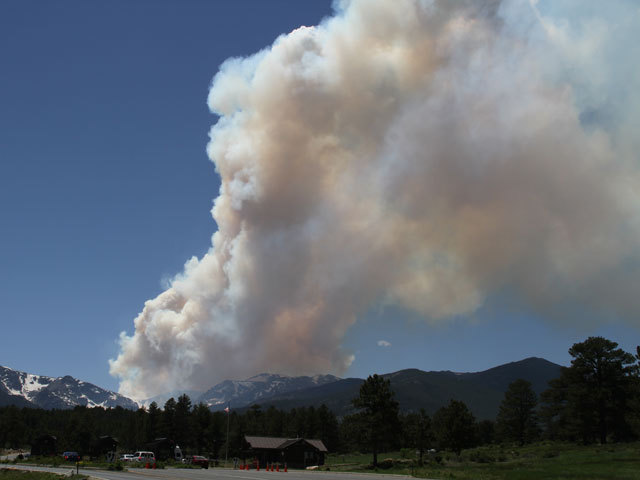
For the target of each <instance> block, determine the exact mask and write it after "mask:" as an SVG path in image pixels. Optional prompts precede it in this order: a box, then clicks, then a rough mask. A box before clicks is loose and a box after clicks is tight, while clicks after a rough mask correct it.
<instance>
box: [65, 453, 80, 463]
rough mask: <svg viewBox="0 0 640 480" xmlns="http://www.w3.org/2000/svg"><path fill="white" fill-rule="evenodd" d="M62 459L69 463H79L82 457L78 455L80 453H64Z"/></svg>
mask: <svg viewBox="0 0 640 480" xmlns="http://www.w3.org/2000/svg"><path fill="white" fill-rule="evenodd" d="M62 458H64V459H65V460H67V461H68V462H79V461H80V455H78V452H64V453H63V454H62Z"/></svg>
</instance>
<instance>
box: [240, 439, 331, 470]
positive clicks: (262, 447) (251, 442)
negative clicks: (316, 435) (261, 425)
mask: <svg viewBox="0 0 640 480" xmlns="http://www.w3.org/2000/svg"><path fill="white" fill-rule="evenodd" d="M244 441H245V452H246V455H247V461H249V462H251V461H252V459H253V460H254V461H257V462H259V463H260V468H264V467H266V465H267V464H272V463H276V464H280V465H281V466H284V465H285V464H286V465H287V466H288V467H289V468H306V467H309V466H313V465H324V456H325V454H326V453H328V451H327V447H325V446H324V443H322V440H312V439H307V438H278V437H252V436H245V437H244Z"/></svg>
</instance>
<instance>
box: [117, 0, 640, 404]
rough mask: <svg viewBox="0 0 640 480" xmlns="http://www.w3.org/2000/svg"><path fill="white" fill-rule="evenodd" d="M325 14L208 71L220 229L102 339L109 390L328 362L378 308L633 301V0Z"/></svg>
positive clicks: (396, 2)
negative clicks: (500, 296)
mask: <svg viewBox="0 0 640 480" xmlns="http://www.w3.org/2000/svg"><path fill="white" fill-rule="evenodd" d="M600 5H602V6H600ZM335 11H336V13H335V15H334V16H333V17H332V18H329V19H327V20H325V21H324V22H323V23H322V24H321V25H319V26H317V27H301V28H299V29H297V30H295V31H293V32H291V33H289V34H288V35H283V36H281V37H280V38H278V39H277V40H276V41H275V42H274V44H273V45H272V46H271V47H269V48H267V49H265V50H263V51H261V52H259V53H257V54H255V55H253V56H251V57H248V58H233V59H230V60H228V61H226V62H225V63H224V64H223V65H222V66H221V67H220V71H219V73H218V74H217V75H216V77H215V78H214V81H213V84H212V87H211V91H210V94H209V99H208V102H209V106H210V108H211V110H212V111H213V112H215V113H216V114H218V115H219V116H220V119H219V120H218V122H217V123H216V125H215V126H214V127H213V128H212V130H211V134H210V135H211V141H210V143H209V145H208V154H209V156H210V158H211V160H212V161H213V162H214V163H215V166H216V169H217V172H218V173H219V175H220V178H221V184H222V186H221V189H220V192H219V196H218V197H217V198H216V200H215V204H214V208H213V210H212V214H213V217H214V219H215V221H216V222H217V224H218V231H217V232H216V233H215V234H214V236H213V240H212V247H211V249H210V250H209V252H208V253H207V254H206V255H205V256H204V257H203V258H201V259H196V258H192V259H191V260H189V261H188V262H187V263H186V265H185V269H184V272H183V273H182V274H180V275H178V276H177V277H176V278H175V279H174V280H173V281H172V283H171V286H170V288H169V289H168V290H166V291H165V292H163V293H162V294H160V295H159V296H158V297H157V298H154V299H152V300H149V301H147V302H146V303H145V306H144V309H143V311H142V312H141V313H140V314H139V316H138V317H137V318H136V319H135V333H134V334H133V336H127V335H125V334H124V333H123V334H122V335H121V339H120V342H121V352H120V354H119V356H118V357H117V358H116V359H115V360H112V361H111V373H112V374H113V375H116V376H118V377H120V379H121V384H120V391H121V392H122V393H124V394H127V395H131V396H133V397H137V398H144V397H149V396H151V395H153V394H157V393H159V392H163V391H168V390H171V389H174V388H207V387H210V386H211V385H212V384H213V383H214V382H216V381H219V380H221V379H222V376H223V375H224V376H225V377H246V376H249V375H252V374H255V373H257V372H258V371H263V370H269V371H275V372H281V373H316V372H335V373H340V372H341V371H344V369H345V368H346V367H347V366H348V365H349V364H350V362H351V361H352V359H353V357H352V356H351V355H350V354H349V352H346V351H343V349H342V348H341V340H342V338H343V336H344V334H345V332H346V331H347V329H348V328H349V327H350V326H351V325H353V323H354V322H355V321H356V319H357V318H358V315H362V314H363V313H364V312H365V311H366V310H367V309H368V308H370V307H371V306H372V305H375V304H376V303H386V304H394V305H397V306H400V307H402V308H405V309H408V310H410V311H413V312H416V313H418V314H420V315H421V316H422V317H424V318H425V319H426V320H428V321H436V320H438V319H446V318H449V317H451V316H454V315H461V314H468V313H471V312H474V311H475V310H476V309H478V308H479V307H480V306H481V305H482V304H483V302H484V301H485V300H486V299H487V297H488V296H489V295H491V294H493V293H496V292H508V293H509V295H510V296H512V297H513V298H516V299H517V301H518V302H520V303H521V304H522V305H523V306H525V307H526V308H531V309H534V310H536V311H539V312H543V313H545V314H546V315H552V312H553V311H557V309H560V308H564V307H566V306H570V305H576V304H577V305H581V306H582V308H584V309H585V310H588V311H590V312H594V313H593V315H595V316H596V317H597V316H598V315H601V316H604V315H615V316H617V317H623V318H632V317H635V318H638V314H639V313H640V311H639V310H640V309H639V308H638V301H637V292H639V291H640V272H639V271H638V265H639V263H638V260H639V256H638V253H639V251H640V249H639V247H640V236H639V235H638V234H639V233H640V232H639V228H638V227H639V224H638V220H639V217H638V214H639V213H640V208H639V207H640V202H639V200H640V198H639V193H640V190H639V186H640V183H639V179H640V162H639V158H638V152H639V151H640V140H639V139H640V136H639V135H638V134H637V125H640V115H639V112H640V103H639V98H640V96H639V93H638V92H640V76H639V74H638V73H639V71H640V69H639V68H638V62H637V58H638V51H637V49H638V45H640V38H638V37H640V35H639V32H640V30H639V29H638V28H637V26H638V24H639V23H640V9H639V8H638V6H637V4H634V2H633V1H630V2H624V1H611V0H610V1H607V2H584V1H582V0H576V1H565V2H556V1H553V2H551V1H550V2H549V4H548V5H543V4H542V3H540V4H538V2H534V1H531V2H528V1H520V0H513V1H506V0H505V1H502V2H500V1H493V0H487V1H485V2H479V1H475V0H473V1H471V0H470V1H428V0H422V1H419V0H393V1H389V0H352V1H343V2H337V3H336V5H335ZM634 50H635V52H634ZM600 318H602V317H600ZM199 367H205V368H199Z"/></svg>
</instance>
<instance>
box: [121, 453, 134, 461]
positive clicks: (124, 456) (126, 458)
mask: <svg viewBox="0 0 640 480" xmlns="http://www.w3.org/2000/svg"><path fill="white" fill-rule="evenodd" d="M133 460H134V456H133V453H123V454H122V455H120V461H121V462H133Z"/></svg>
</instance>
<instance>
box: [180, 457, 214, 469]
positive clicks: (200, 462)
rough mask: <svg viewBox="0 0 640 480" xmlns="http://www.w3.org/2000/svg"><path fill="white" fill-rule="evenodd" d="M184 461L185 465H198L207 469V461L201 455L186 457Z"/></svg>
mask: <svg viewBox="0 0 640 480" xmlns="http://www.w3.org/2000/svg"><path fill="white" fill-rule="evenodd" d="M184 459H185V463H190V464H191V465H200V466H201V467H202V468H209V460H208V459H207V458H205V457H203V456H201V455H187V456H186V457H184Z"/></svg>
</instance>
